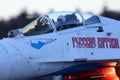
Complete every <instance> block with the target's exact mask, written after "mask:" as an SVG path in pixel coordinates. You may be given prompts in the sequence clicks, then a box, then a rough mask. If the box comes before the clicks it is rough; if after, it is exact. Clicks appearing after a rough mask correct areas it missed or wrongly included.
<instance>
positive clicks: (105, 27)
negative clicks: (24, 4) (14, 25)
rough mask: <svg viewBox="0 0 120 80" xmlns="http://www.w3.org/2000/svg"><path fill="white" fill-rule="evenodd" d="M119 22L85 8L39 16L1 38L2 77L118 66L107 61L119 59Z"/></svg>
mask: <svg viewBox="0 0 120 80" xmlns="http://www.w3.org/2000/svg"><path fill="white" fill-rule="evenodd" d="M119 26H120V22H119V21H117V20H113V19H110V18H106V17H102V16H97V15H94V14H87V13H82V12H71V11H61V12H54V13H49V14H45V15H43V16H40V17H38V18H37V19H35V20H34V21H33V22H31V23H29V24H28V25H26V26H25V27H24V28H21V29H16V30H11V31H9V32H8V38H4V39H1V40H0V51H1V52H0V80H17V79H19V80H22V79H28V78H34V77H46V76H58V75H63V76H67V75H69V74H72V73H78V74H79V72H83V73H82V74H81V73H80V76H83V75H86V73H85V74H84V71H92V72H95V71H96V70H99V69H100V70H101V69H106V68H110V67H115V66H116V65H114V66H113V65H112V66H111V65H108V64H104V62H106V63H107V62H113V61H114V62H119V60H120V35H119V34H120V31H119ZM90 74H92V73H90ZM90 74H89V75H88V76H87V77H88V78H90V79H92V78H94V79H96V78H101V79H102V78H104V77H105V75H104V74H103V73H100V74H97V73H96V74H94V75H90ZM67 77H69V76H67ZM84 77H86V76H84ZM117 79H118V77H117V78H116V80H117ZM64 80H65V78H64ZM66 80H72V79H70V78H69V79H66ZM76 80H78V79H76ZM87 80H88V79H87ZM109 80H110V79H109Z"/></svg>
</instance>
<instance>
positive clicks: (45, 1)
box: [0, 0, 120, 19]
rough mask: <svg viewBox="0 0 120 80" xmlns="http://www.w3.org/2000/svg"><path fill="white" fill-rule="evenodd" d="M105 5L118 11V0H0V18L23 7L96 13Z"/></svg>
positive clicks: (44, 10)
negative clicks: (77, 9)
mask: <svg viewBox="0 0 120 80" xmlns="http://www.w3.org/2000/svg"><path fill="white" fill-rule="evenodd" d="M104 6H107V7H108V9H110V10H116V11H120V0H0V18H5V19H8V18H10V17H12V16H17V15H18V14H19V13H20V12H21V11H22V10H23V9H25V10H27V12H28V13H30V14H32V13H34V12H38V13H43V14H44V13H46V12H48V11H50V10H51V9H53V10H54V11H74V10H75V9H76V8H79V9H80V10H81V11H82V12H92V13H94V14H98V15H99V13H100V12H101V11H102V10H103V8H104Z"/></svg>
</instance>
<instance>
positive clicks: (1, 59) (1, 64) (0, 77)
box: [0, 45, 10, 80]
mask: <svg viewBox="0 0 120 80" xmlns="http://www.w3.org/2000/svg"><path fill="white" fill-rule="evenodd" d="M9 72H10V60H9V56H8V52H7V50H6V49H5V47H4V46H2V45H0V80H5V79H7V78H8V76H9Z"/></svg>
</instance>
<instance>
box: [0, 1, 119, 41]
mask: <svg viewBox="0 0 120 80" xmlns="http://www.w3.org/2000/svg"><path fill="white" fill-rule="evenodd" d="M56 11H82V12H85V13H93V14H96V15H101V16H105V17H109V18H113V19H116V20H120V0H1V1H0V39H2V38H3V37H7V32H8V31H9V30H11V29H17V28H22V27H24V26H25V25H27V24H28V23H30V22H31V21H33V20H34V19H36V18H37V17H38V16H40V15H42V14H45V13H51V12H56Z"/></svg>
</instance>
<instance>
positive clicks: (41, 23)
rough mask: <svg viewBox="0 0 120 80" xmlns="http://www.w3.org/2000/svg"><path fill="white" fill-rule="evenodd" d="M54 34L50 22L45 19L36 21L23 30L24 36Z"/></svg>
mask: <svg viewBox="0 0 120 80" xmlns="http://www.w3.org/2000/svg"><path fill="white" fill-rule="evenodd" d="M50 32H53V28H52V26H51V24H50V22H49V21H48V20H47V19H45V18H40V19H36V20H35V21H33V22H32V23H31V24H28V25H27V26H26V27H25V29H24V30H23V32H22V33H23V35H25V36H32V35H40V34H46V33H50Z"/></svg>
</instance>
